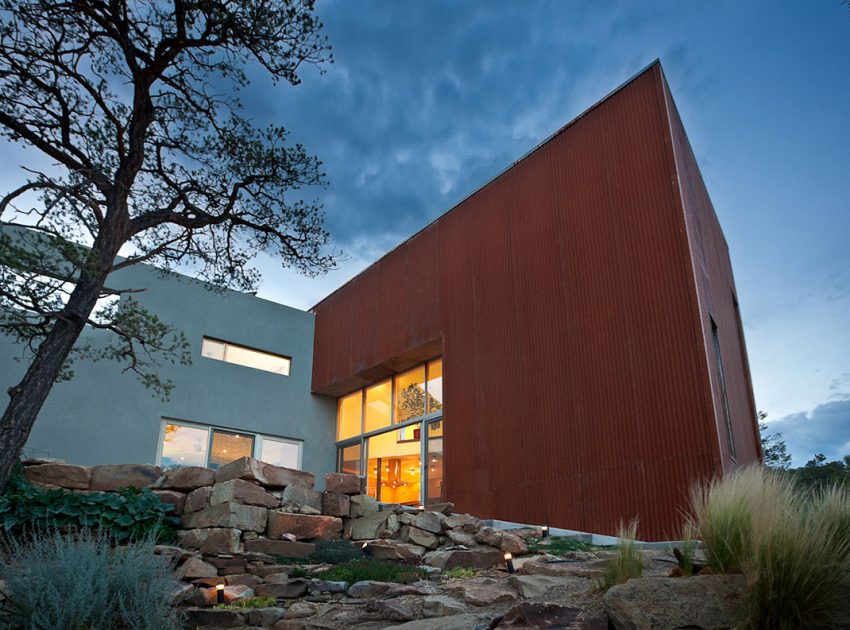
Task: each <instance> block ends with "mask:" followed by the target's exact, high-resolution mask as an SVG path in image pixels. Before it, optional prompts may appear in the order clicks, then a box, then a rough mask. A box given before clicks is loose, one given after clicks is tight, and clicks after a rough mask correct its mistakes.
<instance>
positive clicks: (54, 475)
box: [24, 463, 91, 490]
mask: <svg viewBox="0 0 850 630" xmlns="http://www.w3.org/2000/svg"><path fill="white" fill-rule="evenodd" d="M24 477H26V478H27V479H28V480H29V481H31V482H33V483H40V484H44V485H50V486H59V487H60V488H67V489H69V490H88V489H89V485H90V484H91V468H89V467H88V466H75V465H73V464H57V463H50V464H40V465H38V466H27V467H26V468H24Z"/></svg>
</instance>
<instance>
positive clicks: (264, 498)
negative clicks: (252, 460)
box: [209, 479, 278, 508]
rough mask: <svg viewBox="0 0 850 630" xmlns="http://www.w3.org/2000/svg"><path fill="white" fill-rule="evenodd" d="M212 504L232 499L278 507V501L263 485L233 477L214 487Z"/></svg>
mask: <svg viewBox="0 0 850 630" xmlns="http://www.w3.org/2000/svg"><path fill="white" fill-rule="evenodd" d="M209 501H210V505H219V504H221V503H229V502H231V501H233V502H236V503H242V504H243V505H259V506H262V507H265V508H276V507H277V506H278V501H277V499H276V498H274V497H273V496H272V495H271V494H270V493H269V492H267V491H266V490H264V489H263V488H262V487H260V486H258V485H257V484H255V483H251V482H250V481H245V480H244V479H231V480H230V481H224V482H222V483H217V484H215V485H214V486H213V487H212V492H211V494H210V499H209Z"/></svg>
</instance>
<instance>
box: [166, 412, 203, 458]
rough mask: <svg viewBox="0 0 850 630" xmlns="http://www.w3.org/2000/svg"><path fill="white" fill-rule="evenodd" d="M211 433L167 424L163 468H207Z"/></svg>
mask: <svg viewBox="0 0 850 630" xmlns="http://www.w3.org/2000/svg"><path fill="white" fill-rule="evenodd" d="M209 439H210V432H209V429H206V428H197V427H187V426H183V425H180V424H173V423H170V422H167V423H166V424H165V428H164V433H163V437H162V457H161V459H160V464H161V465H162V466H206V465H207V448H208V445H209Z"/></svg>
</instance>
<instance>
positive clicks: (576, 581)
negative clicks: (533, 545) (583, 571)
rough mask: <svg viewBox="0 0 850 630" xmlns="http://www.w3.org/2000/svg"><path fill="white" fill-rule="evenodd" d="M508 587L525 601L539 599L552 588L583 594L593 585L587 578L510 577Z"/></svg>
mask: <svg viewBox="0 0 850 630" xmlns="http://www.w3.org/2000/svg"><path fill="white" fill-rule="evenodd" d="M509 581H510V585H511V586H512V587H513V588H514V589H516V591H517V592H518V593H519V594H520V595H522V596H523V597H525V598H526V599H540V598H543V597H544V596H545V595H546V593H547V592H548V591H549V590H550V589H553V588H564V589H566V590H567V591H569V592H575V593H580V592H585V591H587V590H589V589H590V588H591V587H592V585H593V583H592V581H591V580H588V579H587V578H580V577H573V576H555V575H512V576H511V577H510V580H509Z"/></svg>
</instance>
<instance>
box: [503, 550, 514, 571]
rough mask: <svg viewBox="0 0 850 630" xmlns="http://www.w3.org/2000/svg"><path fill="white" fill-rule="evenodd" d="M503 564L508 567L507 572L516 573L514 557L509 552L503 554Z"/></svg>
mask: <svg viewBox="0 0 850 630" xmlns="http://www.w3.org/2000/svg"><path fill="white" fill-rule="evenodd" d="M505 565H506V566H507V567H508V573H516V569H514V557H513V554H511V553H510V552H508V553H506V554H505Z"/></svg>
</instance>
